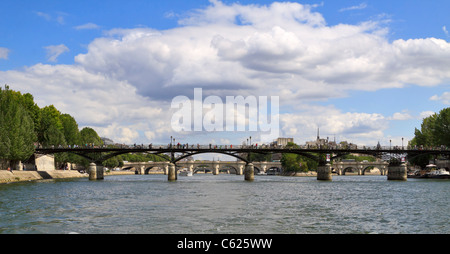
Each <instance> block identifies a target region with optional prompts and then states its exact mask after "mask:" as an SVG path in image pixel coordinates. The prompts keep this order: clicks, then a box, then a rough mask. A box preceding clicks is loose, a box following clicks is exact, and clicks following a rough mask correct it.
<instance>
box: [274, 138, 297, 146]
mask: <svg viewBox="0 0 450 254" xmlns="http://www.w3.org/2000/svg"><path fill="white" fill-rule="evenodd" d="M289 142H290V143H294V138H277V140H274V141H273V142H272V145H273V146H278V147H285V146H287V144H288V143H289Z"/></svg>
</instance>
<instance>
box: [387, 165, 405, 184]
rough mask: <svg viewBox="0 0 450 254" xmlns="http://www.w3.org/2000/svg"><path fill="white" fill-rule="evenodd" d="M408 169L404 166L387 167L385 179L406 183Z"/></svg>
mask: <svg viewBox="0 0 450 254" xmlns="http://www.w3.org/2000/svg"><path fill="white" fill-rule="evenodd" d="M407 177H408V169H407V166H406V164H401V165H400V166H389V168H388V173H387V179H388V180H397V181H407Z"/></svg>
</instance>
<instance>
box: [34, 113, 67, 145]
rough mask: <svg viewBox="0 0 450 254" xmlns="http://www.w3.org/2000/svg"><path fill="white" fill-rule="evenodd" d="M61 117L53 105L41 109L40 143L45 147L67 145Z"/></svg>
mask: <svg viewBox="0 0 450 254" xmlns="http://www.w3.org/2000/svg"><path fill="white" fill-rule="evenodd" d="M60 116H61V112H59V111H58V110H57V109H56V108H55V106H53V105H50V106H47V107H44V108H42V109H41V121H40V126H39V129H38V139H39V143H41V144H42V145H44V146H51V145H54V146H59V145H66V139H65V137H64V132H63V131H64V128H63V125H62V122H61V119H60Z"/></svg>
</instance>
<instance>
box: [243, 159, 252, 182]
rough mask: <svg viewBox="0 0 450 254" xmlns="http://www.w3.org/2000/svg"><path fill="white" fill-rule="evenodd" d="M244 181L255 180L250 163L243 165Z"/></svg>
mask: <svg viewBox="0 0 450 254" xmlns="http://www.w3.org/2000/svg"><path fill="white" fill-rule="evenodd" d="M244 174H245V181H250V182H251V181H253V180H255V168H254V166H253V164H252V163H249V164H247V166H245V172H244Z"/></svg>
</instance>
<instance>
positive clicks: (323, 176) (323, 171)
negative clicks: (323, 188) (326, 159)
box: [317, 163, 332, 181]
mask: <svg viewBox="0 0 450 254" xmlns="http://www.w3.org/2000/svg"><path fill="white" fill-rule="evenodd" d="M317 180H319V181H331V180H332V177H331V165H330V164H329V163H327V164H326V165H319V167H317Z"/></svg>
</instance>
